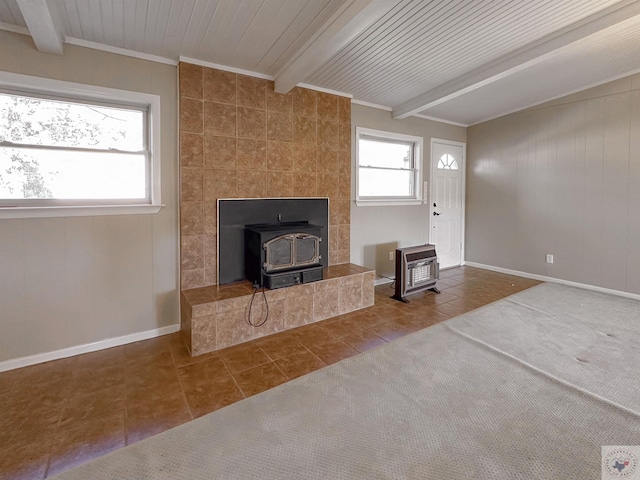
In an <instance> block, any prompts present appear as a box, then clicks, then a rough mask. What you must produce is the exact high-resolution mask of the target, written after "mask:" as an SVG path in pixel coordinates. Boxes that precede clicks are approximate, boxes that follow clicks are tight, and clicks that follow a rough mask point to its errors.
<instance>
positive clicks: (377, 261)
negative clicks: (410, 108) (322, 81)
mask: <svg viewBox="0 0 640 480" xmlns="http://www.w3.org/2000/svg"><path fill="white" fill-rule="evenodd" d="M351 125H352V135H354V136H355V127H366V128H373V129H376V130H384V131H388V132H395V133H404V134H407V135H416V136H420V137H422V138H423V142H424V156H423V180H426V181H427V182H429V176H430V175H429V170H430V154H431V152H430V149H431V138H441V139H446V140H455V141H458V142H465V141H466V128H463V127H457V126H454V125H449V124H445V123H440V122H434V121H431V120H425V119H421V118H407V119H405V120H394V119H393V118H391V112H388V111H385V110H381V109H377V108H370V107H365V106H362V105H357V104H353V105H352V107H351ZM351 150H352V153H351V155H352V158H353V159H354V160H353V165H355V140H354V141H353V142H352V149H351ZM353 171H354V175H353V176H352V177H353V180H352V191H353V189H355V172H356V170H355V166H354V167H353ZM430 184H431V183H430V182H429V185H430ZM352 198H353V194H352ZM428 241H429V207H428V205H417V206H390V207H373V206H366V207H358V206H356V205H355V204H354V203H353V202H352V204H351V261H352V262H353V263H356V264H358V265H363V266H365V267H368V268H375V269H376V271H377V274H378V275H384V276H393V275H395V272H394V266H395V263H394V262H393V261H389V257H388V254H389V251H391V250H394V249H395V248H396V247H406V246H410V245H419V244H421V243H427V242H428Z"/></svg>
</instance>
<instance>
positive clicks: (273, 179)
mask: <svg viewBox="0 0 640 480" xmlns="http://www.w3.org/2000/svg"><path fill="white" fill-rule="evenodd" d="M267 195H268V196H273V197H291V196H293V173H292V172H267Z"/></svg>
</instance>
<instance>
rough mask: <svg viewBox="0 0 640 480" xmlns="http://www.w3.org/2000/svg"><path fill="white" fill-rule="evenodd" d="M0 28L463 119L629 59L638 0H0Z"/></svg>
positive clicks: (536, 98)
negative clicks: (212, 66)
mask: <svg viewBox="0 0 640 480" xmlns="http://www.w3.org/2000/svg"><path fill="white" fill-rule="evenodd" d="M43 9H44V11H45V13H46V11H47V9H48V12H49V15H43V14H42V12H43ZM45 17H46V18H45ZM0 28H4V29H8V30H14V31H17V32H21V33H27V34H31V35H32V36H33V38H34V43H35V45H36V46H37V48H38V49H40V50H42V51H45V52H54V53H55V52H59V51H60V45H59V44H56V35H55V33H56V32H57V34H58V36H59V38H61V39H62V41H64V42H66V43H76V44H81V45H88V46H93V47H96V48H102V47H103V46H106V47H105V48H110V47H116V48H120V49H126V50H130V51H133V52H139V53H143V54H148V55H155V56H157V57H163V58H166V59H171V60H178V59H179V58H181V57H182V58H188V59H193V60H196V61H200V62H207V63H211V64H216V65H223V66H226V67H229V68H235V69H241V70H245V71H249V72H255V73H257V74H260V75H262V76H268V77H271V78H274V79H275V81H276V89H277V90H279V91H287V90H289V89H290V88H291V87H292V86H293V85H295V84H296V83H303V84H306V85H312V86H315V87H318V88H323V89H329V90H333V91H337V92H343V93H345V94H349V95H352V96H353V97H354V99H355V100H357V101H361V102H368V103H371V104H376V105H381V106H386V107H389V108H390V109H392V110H393V112H392V114H393V115H394V117H397V118H404V117H406V116H409V115H415V114H418V115H427V116H430V117H435V118H440V119H443V120H445V121H450V122H457V123H460V124H463V125H471V124H475V123H478V122H481V121H484V120H487V119H490V118H495V117H497V116H500V115H504V114H506V113H510V112H513V111H517V110H520V109H523V108H526V107H529V106H532V105H535V104H539V103H542V102H544V101H546V100H549V99H552V98H556V97H559V96H562V95H565V94H568V93H572V92H574V91H578V90H580V89H584V88H587V87H589V86H592V85H596V84H599V83H603V82H606V81H608V80H610V79H613V78H617V77H620V76H623V75H627V74H630V73H634V72H635V71H638V70H640V50H638V48H637V45H640V0H639V1H633V0H622V1H620V0H449V1H443V0H431V1H427V0H0ZM45 31H46V34H45ZM88 42H91V43H88ZM0 68H1V66H0Z"/></svg>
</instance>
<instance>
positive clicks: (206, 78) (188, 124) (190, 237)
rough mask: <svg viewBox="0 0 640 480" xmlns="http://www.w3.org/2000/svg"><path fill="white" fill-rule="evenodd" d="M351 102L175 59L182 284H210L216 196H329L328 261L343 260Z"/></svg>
mask: <svg viewBox="0 0 640 480" xmlns="http://www.w3.org/2000/svg"><path fill="white" fill-rule="evenodd" d="M350 127H351V102H350V100H349V99H348V98H346V97H340V96H337V95H330V94H328V93H322V92H316V91H314V90H309V89H306V88H300V87H296V88H294V89H293V90H292V91H291V92H290V93H288V94H286V95H282V94H279V93H275V91H274V83H273V81H268V80H263V79H259V78H254V77H249V76H246V75H239V74H236V73H231V72H224V71H221V70H217V69H213V68H205V67H200V66H197V65H192V64H189V63H180V147H181V148H180V155H181V216H180V219H181V273H182V275H181V276H182V283H181V285H182V288H183V289H189V288H196V287H202V286H206V285H215V284H216V283H217V276H216V272H217V256H216V255H217V251H216V250H217V249H216V218H217V204H216V202H217V200H218V199H219V198H271V197H328V198H329V264H330V265H335V264H337V263H347V262H349V194H350V189H349V186H350V183H351V172H350V166H351V143H350V142H351V135H350Z"/></svg>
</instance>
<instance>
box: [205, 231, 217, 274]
mask: <svg viewBox="0 0 640 480" xmlns="http://www.w3.org/2000/svg"><path fill="white" fill-rule="evenodd" d="M203 241H204V267H205V268H215V267H216V266H217V265H218V264H217V256H218V242H217V237H216V236H215V235H205V236H203Z"/></svg>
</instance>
